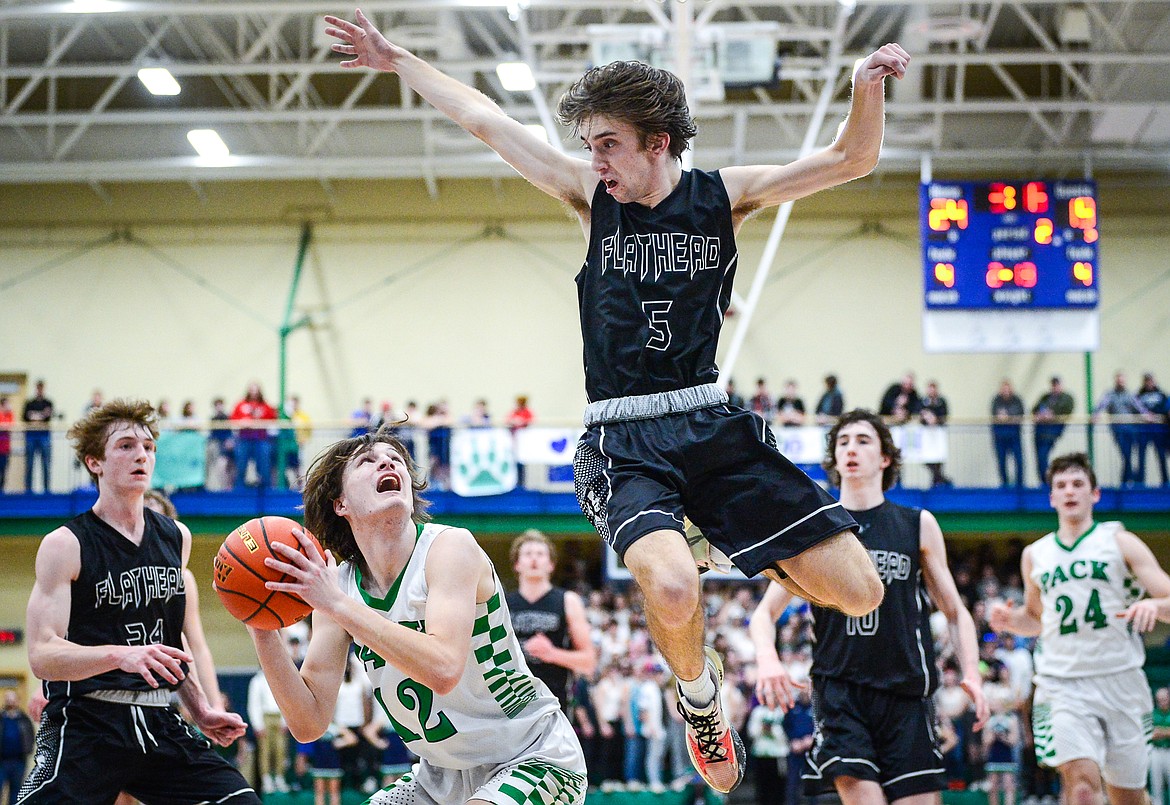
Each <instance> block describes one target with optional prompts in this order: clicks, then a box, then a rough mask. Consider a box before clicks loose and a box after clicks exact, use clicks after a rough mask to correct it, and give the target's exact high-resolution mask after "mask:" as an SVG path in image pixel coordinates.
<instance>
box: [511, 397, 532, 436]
mask: <svg viewBox="0 0 1170 805" xmlns="http://www.w3.org/2000/svg"><path fill="white" fill-rule="evenodd" d="M535 416H536V415H535V414H533V413H532V409H531V408H529V407H528V397H527V396H525V395H523V394H521V395H520V396H519V397H517V398H516V407H515V408H513V409H512V412H511V413H510V414H508V419H507V425H508V429H509V430H512V431H517V430H520V428H527V427H528V426H529V425H531V424H532V419H533V417H535Z"/></svg>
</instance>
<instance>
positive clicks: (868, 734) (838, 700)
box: [801, 677, 947, 802]
mask: <svg viewBox="0 0 1170 805" xmlns="http://www.w3.org/2000/svg"><path fill="white" fill-rule="evenodd" d="M813 719H814V721H815V724H816V732H815V733H814V735H813V745H812V749H810V750H809V753H808V757H807V767H806V769H805V772H804V774H802V775H801V777H802V778H803V779H804V781H805V786H806V789H807V791H808V793H809V794H810V795H811V794H814V793H819V792H822V791H823V790H824V789H825V788H827V787H828V786H829V785H830V784H831V783H832V781H833V780H834V779H835V778H837V777H855V778H857V779H859V780H872V781H874V782H877V783H880V784H881V786H882V791H883V793H884V794H885V795H886V801H887V802H893V801H894V800H897V799H901V798H902V797H908V796H911V795H913V794H924V793H928V792H931V791H941V790H943V789H944V788H946V786H947V780H946V772H945V770H944V768H943V761H942V753H941V752H940V751H939V748H938V726H937V725H938V722H937V718H936V716H935V712H934V704H933V702H932V700H931V699H930V698H922V697H914V696H899V695H896V694H893V693H890V692H889V691H884V690H879V689H877V688H871V687H869V686H867V685H856V684H853V683H851V682H844V681H841V680H839V679H829V678H826V677H814V678H813Z"/></svg>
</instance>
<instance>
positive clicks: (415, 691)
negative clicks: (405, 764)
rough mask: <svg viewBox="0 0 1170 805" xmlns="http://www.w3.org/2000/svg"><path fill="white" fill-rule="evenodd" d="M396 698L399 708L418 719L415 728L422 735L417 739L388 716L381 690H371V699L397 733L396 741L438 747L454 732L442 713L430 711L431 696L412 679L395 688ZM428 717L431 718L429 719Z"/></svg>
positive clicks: (428, 690)
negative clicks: (436, 745)
mask: <svg viewBox="0 0 1170 805" xmlns="http://www.w3.org/2000/svg"><path fill="white" fill-rule="evenodd" d="M397 695H398V701H399V703H401V704H402V706H403V707H405V708H406V709H407V710H411V711H413V712H414V713H416V714H417V715H418V723H419V728H420V729H421V730H422V735H419V734H418V733H417V732H415V731H414V730H412V729H410V728H409V727H407V726H406V725H404V724H402V723H401V722H399V721H398V720H397V719H396V718H394V716H393V715H391V714H390V708H389V707H387V706H386V702H385V701H384V700H383V699H382V689H381V688H374V698H375V699H377V700H378V704H380V705H382V709H383V710H385V711H386V717H387V718H389V719H390V723H391V725H392V726H393V727H394V731H395V732H397V733H398V737H399V738H401V739H402V742H403V743H411V742H412V741H420V740H426V742H427V743H438V742H439V741H444V740H446V739H447V738H450V737H451V736H452V735H455V734H456V733H457V732H458V730H456V729H455V725H454V724H452V723H451V719H449V718H447V714H446V713H444V712H443V711H442V710H437V711H436V710H435V709H434V703H435V694H434V691H432V690H431V689H430V688H428V687H427V686H426V685H424V684H422V683H421V682H416V681H414V680H413V679H409V678H408V679H403V680H402V681H401V682H400V683H399V684H398V691H397ZM432 716H433V717H434V718H433V719H432Z"/></svg>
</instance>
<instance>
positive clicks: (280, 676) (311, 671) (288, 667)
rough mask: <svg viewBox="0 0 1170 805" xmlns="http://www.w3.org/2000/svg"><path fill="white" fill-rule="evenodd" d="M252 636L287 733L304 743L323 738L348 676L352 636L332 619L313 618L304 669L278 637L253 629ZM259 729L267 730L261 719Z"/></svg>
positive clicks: (317, 615)
mask: <svg viewBox="0 0 1170 805" xmlns="http://www.w3.org/2000/svg"><path fill="white" fill-rule="evenodd" d="M248 634H249V635H251V637H252V642H253V643H254V644H255V645H256V657H257V658H258V659H259V660H260V670H261V671H263V673H264V678H265V679H267V680H268V686H269V688H271V690H272V696H273V698H274V699H276V704H277V706H278V707H279V708H280V712H281V714H282V715H283V716H284V721H285V723H286V724H287V725H288V731H289V732H290V733H292V736H293V737H294V738H296V739H297V740H298V741H300V742H301V743H311V742H313V741H315V740H317V739H318V738H320V737H321V736H322V735H324V734H325V730H326V728H328V726H329V722H330V721H331V720H332V719H333V710H334V708H335V706H336V705H337V691H338V689H339V688H340V687H341V681H342V678H343V677H344V675H345V663H346V662H347V661H348V659H349V646H350V643H351V642H352V641H351V639H350V636H349V634H348V633H347V632H346V631H345V630H344V629H342V628H341V627H340V626H338V625H337V624H336V623H334V622H333V620H332V619H331V618H330V617H329V616H328V615H327V614H325V613H323V612H314V613H313V633H312V635H311V636H310V637H309V647H308V649H307V650H306V652H305V661H304V662H303V663H302V664H301V667H300V668H299V669H298V668H297V666H296V664H295V663H293V658H292V655H291V654H289V650H288V646H287V645H286V643H285V640H284V636H283V635H281V633H280V632H279V631H277V630H261V629H256V628H253V627H251V626H249V627H248ZM249 705H250V706H251V702H249ZM258 724H260V725H262V724H263V721H262V719H261V720H259V721H258V720H257V719H256V718H255V716H253V720H252V725H253V727H254V728H256V726H257V725H258Z"/></svg>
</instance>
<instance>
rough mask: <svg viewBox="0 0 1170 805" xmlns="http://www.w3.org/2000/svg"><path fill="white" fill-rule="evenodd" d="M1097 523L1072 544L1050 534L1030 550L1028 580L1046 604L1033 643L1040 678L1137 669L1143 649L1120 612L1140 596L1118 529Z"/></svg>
mask: <svg viewBox="0 0 1170 805" xmlns="http://www.w3.org/2000/svg"><path fill="white" fill-rule="evenodd" d="M1121 529H1122V525H1121V523H1118V522H1107V523H1097V524H1095V525H1094V526H1093V527H1092V528H1090V529H1089V530H1088V531H1086V532H1085V533H1084V534H1082V535H1081V536H1080V537H1078V538H1077V541H1076V542H1075V543H1074V544H1073V545H1072V546H1066V545H1063V544H1062V543H1060V542H1059V541H1058V540H1057V538H1056V534H1055V532H1054V533H1051V534H1048V535H1046V536H1044V537H1042V538H1041V539H1039V540H1037V541H1036V542H1035V543H1033V544H1032V546H1031V547H1030V548H1029V549H1028V550H1029V551H1030V553H1031V557H1032V574H1031V575H1032V581H1034V582H1036V585H1037V586H1038V587H1039V588H1040V596H1041V600H1042V601H1043V602H1044V615H1043V618H1042V619H1041V630H1040V640H1039V641H1038V642H1037V644H1036V655H1035V656H1036V673H1037V675H1039V676H1050V677H1057V678H1076V677H1085V676H1096V675H1098V674H1115V673H1119V672H1121V671H1128V670H1131V669H1134V668H1141V667H1142V665H1143V664H1144V662H1145V657H1146V650H1145V646H1144V645H1143V643H1142V637H1141V635H1140V634H1137V633H1135V632H1133V631H1132V630H1131V628H1130V623H1129V621H1128V620H1124V619H1122V618H1118V617H1117V614H1118V613H1119V612H1122V611H1124V610H1125V609H1127V608H1128V607H1129V606H1130V604H1132V603H1133V602H1134V601H1137V600H1138V599H1140V598H1141V597H1142V596H1143V595H1144V591H1143V590H1142V589H1141V586H1140V585H1139V584H1138V582H1137V579H1135V578H1134V577H1133V576H1132V575H1131V574H1130V571H1129V567H1128V566H1127V565H1126V563H1125V557H1124V556H1122V554H1121V548H1120V546H1118V544H1117V532H1118V531H1120V530H1121Z"/></svg>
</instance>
